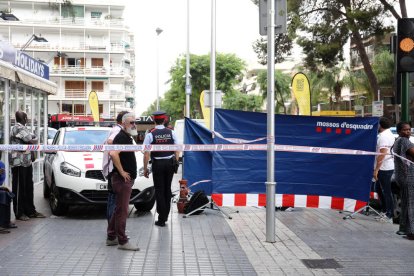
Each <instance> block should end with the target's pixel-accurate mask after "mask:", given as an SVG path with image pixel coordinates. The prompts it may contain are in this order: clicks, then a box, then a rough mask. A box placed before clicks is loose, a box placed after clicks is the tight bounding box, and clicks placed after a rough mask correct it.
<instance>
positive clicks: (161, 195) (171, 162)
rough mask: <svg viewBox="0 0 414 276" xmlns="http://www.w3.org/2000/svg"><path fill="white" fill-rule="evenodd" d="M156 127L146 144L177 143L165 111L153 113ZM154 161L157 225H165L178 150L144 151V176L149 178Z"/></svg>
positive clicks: (153, 175)
mask: <svg viewBox="0 0 414 276" xmlns="http://www.w3.org/2000/svg"><path fill="white" fill-rule="evenodd" d="M152 115H153V118H154V122H155V127H154V128H153V129H151V130H150V131H149V132H148V133H147V135H146V136H145V139H144V143H143V144H144V145H150V144H152V145H168V144H176V143H177V138H176V135H175V132H174V130H172V129H170V128H166V127H165V126H164V122H165V119H166V115H165V111H156V112H154V113H153V114H152ZM150 158H151V162H152V178H153V181H154V188H155V200H156V202H157V213H158V220H157V221H156V222H155V225H157V226H160V227H163V226H165V222H166V221H167V220H168V214H169V213H170V208H171V194H172V193H171V181H172V179H173V176H174V172H175V170H176V167H177V164H178V158H179V152H178V151H158V152H156V151H151V152H149V151H146V152H145V153H144V176H145V177H146V178H148V176H149V171H148V162H149V159H150Z"/></svg>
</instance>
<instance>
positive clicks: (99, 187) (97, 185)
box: [96, 183, 108, 190]
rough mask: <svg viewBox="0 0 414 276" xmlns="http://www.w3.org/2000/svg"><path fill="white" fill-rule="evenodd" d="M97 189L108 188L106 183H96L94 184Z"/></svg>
mask: <svg viewBox="0 0 414 276" xmlns="http://www.w3.org/2000/svg"><path fill="white" fill-rule="evenodd" d="M96 189H97V190H108V184H106V183H97V184H96Z"/></svg>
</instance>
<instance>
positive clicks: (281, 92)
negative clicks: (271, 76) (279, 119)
mask: <svg viewBox="0 0 414 276" xmlns="http://www.w3.org/2000/svg"><path fill="white" fill-rule="evenodd" d="M290 81H291V77H290V76H288V75H286V74H283V73H282V72H281V71H279V70H275V102H276V106H275V113H276V114H278V113H284V114H286V113H287V112H286V111H287V110H286V105H285V103H290V102H291V97H292V96H291V94H290V88H289V86H290ZM257 83H258V84H259V87H260V93H261V94H262V98H263V99H266V98H267V71H266V70H259V71H258V74H257Z"/></svg>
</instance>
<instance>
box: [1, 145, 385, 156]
mask: <svg viewBox="0 0 414 276" xmlns="http://www.w3.org/2000/svg"><path fill="white" fill-rule="evenodd" d="M7 150H9V151H44V152H51V151H82V152H84V151H91V152H92V151H112V150H113V151H250V150H262V151H265V150H267V144H208V145H206V144H191V145H189V144H186V145H184V144H174V145H173V144H170V145H20V144H19V145H0V151H7ZM275 151H286V152H303V153H321V154H350V155H381V153H377V152H371V151H364V150H353V149H341V148H327V147H310V146H295V145H278V144H275Z"/></svg>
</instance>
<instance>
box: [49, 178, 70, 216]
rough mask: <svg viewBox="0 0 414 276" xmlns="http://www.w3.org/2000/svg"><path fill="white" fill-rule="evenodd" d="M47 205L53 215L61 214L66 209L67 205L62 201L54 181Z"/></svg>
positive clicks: (64, 212)
mask: <svg viewBox="0 0 414 276" xmlns="http://www.w3.org/2000/svg"><path fill="white" fill-rule="evenodd" d="M49 205H50V210H51V211H52V214H54V215H55V216H63V215H65V214H66V213H67V211H68V206H67V205H66V204H63V203H62V201H61V199H60V195H59V190H58V188H57V187H56V185H55V183H54V182H53V183H52V189H51V193H50V197H49Z"/></svg>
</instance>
